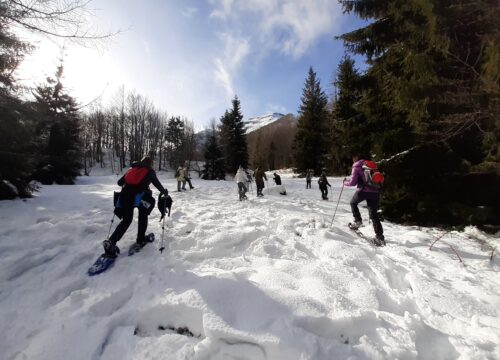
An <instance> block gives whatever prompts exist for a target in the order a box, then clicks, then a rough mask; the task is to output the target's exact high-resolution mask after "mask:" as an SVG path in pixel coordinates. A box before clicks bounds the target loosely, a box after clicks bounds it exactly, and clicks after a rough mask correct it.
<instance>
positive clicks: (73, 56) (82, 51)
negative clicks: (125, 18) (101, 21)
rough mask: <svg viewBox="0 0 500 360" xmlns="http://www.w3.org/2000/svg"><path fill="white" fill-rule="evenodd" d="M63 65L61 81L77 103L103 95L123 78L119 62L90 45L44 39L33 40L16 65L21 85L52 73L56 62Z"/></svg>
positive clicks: (42, 78)
mask: <svg viewBox="0 0 500 360" xmlns="http://www.w3.org/2000/svg"><path fill="white" fill-rule="evenodd" d="M61 60H62V62H63V65H64V75H63V85H64V87H65V89H66V90H67V92H68V93H69V94H70V95H72V96H74V97H75V98H76V99H77V101H78V102H79V103H80V104H86V103H88V102H90V101H92V100H94V99H96V98H97V97H99V96H101V95H103V97H104V98H106V97H107V96H108V95H109V93H110V92H111V91H112V89H114V88H116V87H117V86H119V85H120V84H122V83H125V80H126V79H125V78H124V76H123V75H122V74H121V67H120V65H119V64H116V63H113V61H112V60H111V58H110V56H109V55H107V54H106V53H103V52H101V51H98V50H97V49H94V48H86V47H81V46H66V47H65V49H64V50H63V51H62V50H61V47H59V46H58V45H56V44H55V43H53V42H51V41H48V40H40V41H38V42H37V46H36V49H35V50H34V51H33V52H32V53H31V54H29V55H27V56H26V58H25V60H24V61H23V62H22V63H21V65H20V66H19V69H18V74H19V78H20V79H21V81H20V82H21V83H22V85H24V86H28V87H34V86H36V85H38V84H42V83H44V82H45V79H46V78H47V77H48V76H53V75H54V74H55V72H56V69H57V66H58V65H59V64H60V62H61Z"/></svg>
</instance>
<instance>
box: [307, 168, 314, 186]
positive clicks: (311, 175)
mask: <svg viewBox="0 0 500 360" xmlns="http://www.w3.org/2000/svg"><path fill="white" fill-rule="evenodd" d="M312 177H313V172H312V170H311V169H307V171H306V189H310V188H311V180H312Z"/></svg>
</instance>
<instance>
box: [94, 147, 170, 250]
mask: <svg viewBox="0 0 500 360" xmlns="http://www.w3.org/2000/svg"><path fill="white" fill-rule="evenodd" d="M152 166H153V160H152V159H151V157H149V156H145V157H143V158H142V160H141V161H140V162H137V163H134V164H132V168H130V169H129V170H128V171H127V172H126V173H125V175H123V176H122V177H121V178H120V179H119V180H118V185H120V186H123V187H122V191H121V193H120V195H119V200H118V202H119V210H120V212H119V214H120V215H121V216H122V221H121V222H120V223H119V224H118V226H117V227H116V229H115V231H114V232H113V234H111V236H110V238H109V240H105V241H104V242H103V244H102V245H103V247H104V253H105V256H106V257H110V258H115V257H116V256H117V255H118V254H119V252H120V250H119V249H118V247H117V246H116V243H117V242H118V241H119V240H120V239H121V238H122V236H123V234H125V231H127V229H128V227H129V226H130V223H131V222H132V219H133V217H134V207H137V208H138V209H139V222H138V226H137V239H136V242H137V244H139V245H141V246H143V245H144V244H145V234H146V229H147V227H148V215H149V214H150V213H151V211H152V210H153V208H154V202H155V201H154V198H153V196H152V192H151V190H150V189H149V185H150V184H151V183H152V184H153V185H154V186H155V187H156V188H157V189H158V190H159V191H160V193H162V194H165V195H168V191H167V189H165V188H164V187H163V186H162V185H161V183H160V181H158V178H157V177H156V172H155V171H154V170H153V169H152ZM115 205H116V204H115Z"/></svg>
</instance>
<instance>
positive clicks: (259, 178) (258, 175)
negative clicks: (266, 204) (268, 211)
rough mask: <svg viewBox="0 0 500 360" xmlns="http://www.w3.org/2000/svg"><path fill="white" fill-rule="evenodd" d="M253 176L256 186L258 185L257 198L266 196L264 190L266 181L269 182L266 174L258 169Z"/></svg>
mask: <svg viewBox="0 0 500 360" xmlns="http://www.w3.org/2000/svg"><path fill="white" fill-rule="evenodd" d="M253 176H254V177H255V185H257V196H264V194H263V193H262V190H263V189H264V180H266V181H267V176H266V173H265V172H264V170H261V168H260V167H258V168H257V169H255V173H254V174H253Z"/></svg>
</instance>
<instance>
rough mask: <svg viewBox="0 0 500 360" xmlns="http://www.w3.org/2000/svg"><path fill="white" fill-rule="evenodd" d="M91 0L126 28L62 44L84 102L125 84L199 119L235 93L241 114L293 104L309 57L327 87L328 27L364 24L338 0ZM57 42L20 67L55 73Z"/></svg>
mask: <svg viewBox="0 0 500 360" xmlns="http://www.w3.org/2000/svg"><path fill="white" fill-rule="evenodd" d="M91 6H92V7H94V8H96V11H95V15H96V16H95V17H94V18H93V19H92V21H93V22H94V23H95V25H96V26H98V28H99V29H101V31H107V30H116V29H122V30H123V31H122V32H121V33H120V34H119V35H118V36H116V37H115V38H114V39H113V40H112V41H110V42H109V43H107V44H106V45H105V46H104V47H101V48H100V49H99V50H96V49H94V48H92V47H90V48H80V47H77V46H74V45H66V51H65V52H66V56H65V69H66V84H67V87H68V88H69V89H71V91H72V92H73V94H75V95H76V96H77V97H78V98H79V99H80V101H81V102H83V103H85V102H86V101H89V100H90V99H92V98H93V97H95V96H97V95H99V94H100V93H102V92H104V97H103V98H104V100H103V102H104V103H105V102H106V98H108V97H110V96H111V95H112V93H113V92H114V91H115V89H116V88H117V87H118V86H119V85H121V84H123V85H125V88H126V90H135V91H137V92H138V93H141V94H144V95H146V96H148V97H149V98H151V100H152V101H153V102H154V103H155V105H156V106H157V107H158V108H161V109H163V110H165V111H166V112H167V113H168V114H170V115H182V116H185V117H187V118H188V119H190V120H192V121H193V122H194V123H195V124H196V125H197V127H202V126H204V125H208V123H209V121H210V119H212V118H215V119H219V118H220V116H221V115H222V114H223V113H224V110H225V109H227V108H229V107H230V101H231V99H232V98H233V97H234V95H235V94H236V95H238V97H239V98H240V100H241V104H242V110H243V113H244V116H245V117H246V118H248V117H253V116H258V115H262V114H265V113H268V112H281V113H297V109H298V107H299V105H300V97H301V94H302V88H303V86H304V81H305V78H306V75H307V72H308V69H309V66H312V67H313V69H314V70H315V71H316V72H317V74H318V76H319V78H320V80H321V84H322V86H323V89H324V90H325V91H326V92H327V94H328V95H331V94H332V91H333V89H332V86H331V80H332V77H333V74H334V72H335V69H336V67H337V65H338V62H339V60H340V59H341V57H342V56H343V52H344V49H343V45H342V43H341V41H338V40H335V39H334V36H335V35H339V34H342V33H344V32H347V31H350V30H352V29H356V28H358V27H360V26H362V24H363V22H362V21H361V20H360V19H358V18H356V17H355V16H352V15H346V14H342V10H341V8H340V5H339V4H338V3H337V1H335V0H206V1H203V0H143V1H140V2H138V1H134V0H121V1H116V0H100V1H95V2H93V3H91ZM58 51H59V53H60V50H58V49H57V47H56V46H54V45H53V44H52V45H51V44H47V43H46V42H44V41H41V42H40V43H39V50H37V51H35V52H34V54H33V55H32V56H31V58H28V59H27V61H26V64H24V71H25V74H27V75H26V76H25V77H28V78H33V79H34V78H36V77H37V76H41V75H42V74H43V76H45V75H47V74H49V73H53V71H52V70H50V69H51V67H52V66H54V68H55V65H54V64H55V63H56V62H57V61H56V59H57V58H58V57H59V54H58ZM50 64H52V65H50ZM358 65H360V62H359V61H358ZM47 69H49V70H50V71H47Z"/></svg>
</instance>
